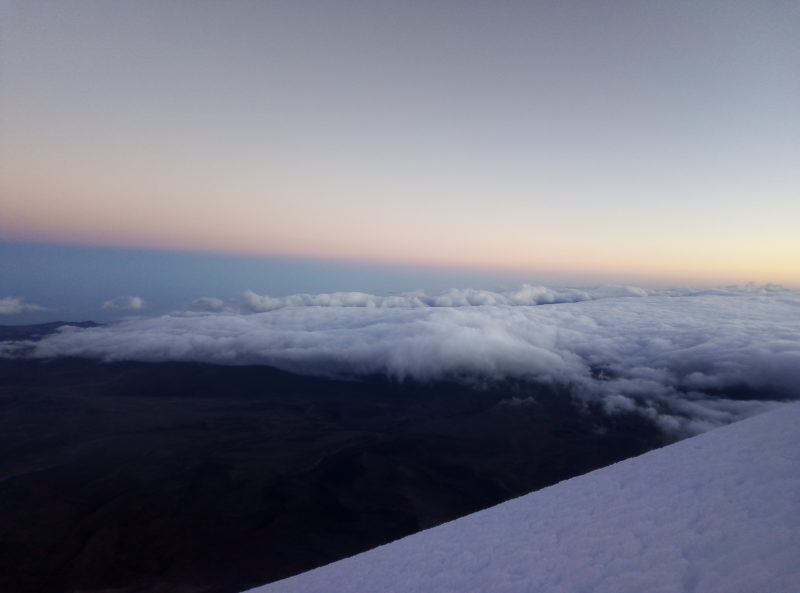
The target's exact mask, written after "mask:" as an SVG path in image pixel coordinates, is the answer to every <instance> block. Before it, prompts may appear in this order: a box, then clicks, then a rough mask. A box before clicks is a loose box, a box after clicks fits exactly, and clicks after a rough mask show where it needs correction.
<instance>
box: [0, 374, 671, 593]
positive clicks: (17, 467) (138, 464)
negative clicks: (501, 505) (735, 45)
mask: <svg viewBox="0 0 800 593" xmlns="http://www.w3.org/2000/svg"><path fill="white" fill-rule="evenodd" d="M663 443H664V441H663V437H662V436H661V435H660V434H659V433H657V432H656V431H655V430H653V429H652V428H651V427H650V426H648V425H647V424H645V423H643V422H641V421H639V420H637V419H636V418H635V417H625V416H616V417H615V418H614V420H613V421H610V420H608V419H607V418H604V417H602V416H600V415H596V414H591V413H588V414H587V413H585V412H581V411H579V410H578V409H577V408H576V407H574V405H573V404H572V403H571V399H570V397H569V396H568V394H565V393H558V392H556V391H554V390H552V389H549V388H545V387H542V386H536V385H531V384H520V383H510V382H505V383H498V384H493V385H490V386H486V385H484V386H472V387H470V386H467V385H465V384H463V383H461V382H438V383H432V384H420V383H413V382H405V383H398V382H393V381H389V380H386V379H383V378H377V377H373V378H366V379H363V380H361V381H335V380H328V379H319V378H312V377H304V376H298V375H293V374H289V373H285V372H282V371H278V370H275V369H271V368H268V367H263V366H261V367H257V366H249V367H244V366H238V367H235V366H217V365H205V364H193V363H157V364H156V363H139V362H124V363H112V364H108V363H101V362H97V361H89V360H80V359H58V360H41V361H31V360H8V359H5V360H3V359H0V500H1V501H2V504H0V590H2V591H4V592H8V593H14V592H17V593H33V592H37V593H56V592H68V591H69V592H71V591H92V590H98V591H99V590H102V591H119V592H160V591H164V592H166V591H170V592H172V591H185V592H190V591H191V592H216V593H232V592H235V591H240V590H242V589H245V588H247V587H250V586H254V585H257V584H263V583H266V582H270V581H272V580H276V579H279V578H282V577H286V576H289V575H292V574H296V573H299V572H301V571H304V570H307V569H310V568H313V567H316V566H320V565H322V564H325V563H328V562H331V561H334V560H337V559H339V558H342V557H345V556H349V555H352V554H354V553H357V552H360V551H363V550H366V549H369V548H372V547H374V546H376V545H379V544H382V543H385V542H388V541H391V540H394V539H396V538H399V537H401V536H404V535H407V534H410V533H413V532H416V531H419V530H421V529H424V528H427V527H431V526H434V525H437V524H439V523H442V522H444V521H448V520H450V519H454V518H456V517H459V516H462V515H464V514H467V513H470V512H473V511H476V510H478V509H481V508H485V507H488V506H490V505H493V504H496V503H498V502H500V501H503V500H506V499H508V498H511V497H514V496H518V495H521V494H524V493H527V492H530V491H532V490H536V489H538V488H541V487H543V486H546V485H549V484H552V483H554V482H557V481H560V480H562V479H565V478H568V477H571V476H574V475H576V474H580V473H583V472H586V471H589V470H591V469H594V468H597V467H600V466H604V465H607V464H609V463H612V462H615V461H617V460H620V459H623V458H626V457H629V456H631V455H636V454H639V453H641V452H643V451H646V450H648V449H651V448H653V447H656V446H659V445H661V444H663Z"/></svg>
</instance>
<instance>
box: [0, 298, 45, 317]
mask: <svg viewBox="0 0 800 593" xmlns="http://www.w3.org/2000/svg"><path fill="white" fill-rule="evenodd" d="M29 311H49V309H47V307H42V306H41V305H34V304H33V303H26V302H25V299H24V298H22V297H12V296H7V297H3V298H0V315H19V314H20V313H28V312H29Z"/></svg>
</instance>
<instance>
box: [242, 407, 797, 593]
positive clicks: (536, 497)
mask: <svg viewBox="0 0 800 593" xmlns="http://www.w3.org/2000/svg"><path fill="white" fill-rule="evenodd" d="M798 427H800V405H798V404H787V405H784V406H781V407H780V408H779V409H777V410H773V411H771V412H768V413H766V414H763V415H760V416H756V417H753V418H750V419H748V420H744V421H742V422H739V423H737V424H732V425H729V426H726V427H724V428H720V429H717V430H714V431H710V432H707V433H705V434H703V435H700V436H697V437H694V438H690V439H687V440H684V441H681V442H679V443H677V444H674V445H670V446H669V447H665V448H663V449H659V450H656V451H652V452H650V453H647V454H645V455H642V456H641V457H637V458H634V459H629V460H627V461H623V462H621V463H618V464H616V465H613V466H609V467H606V468H604V469H600V470H597V471H595V472H592V473H590V474H586V475H584V476H581V477H578V478H573V479H571V480H567V481H565V482H561V483H560V484H557V485H555V486H552V487H550V488H545V489H544V490H540V491H538V492H535V493H533V494H529V495H527V496H523V497H521V498H517V499H515V500H512V501H509V502H506V503H504V504H501V505H498V506H496V507H493V508H491V509H487V510H485V511H480V512H478V513H475V514H473V515H469V516H467V517H464V518H462V519H458V520H456V521H453V522H451V523H446V524H444V525H441V526H439V527H436V528H434V529H430V530H428V531H423V532H421V533H418V534H416V535H412V536H409V537H407V538H404V539H402V540H398V541H396V542H393V543H391V544H388V545H386V546H382V547H380V548H376V549H374V550H371V551H369V552H366V553H363V554H360V555H358V556H354V557H352V558H348V559H346V560H342V561H339V562H336V563H334V564H330V565H328V566H325V567H322V568H319V569H316V570H312V571H310V572H307V573H304V574H301V575H298V576H296V577H292V578H289V579H286V580H283V581H279V582H276V583H272V584H270V585H266V586H263V587H258V588H256V589H253V590H252V593H256V592H257V593H330V592H331V591H336V592H338V593H526V592H529V593H543V592H547V593H559V592H561V593H577V592H580V593H626V592H630V593H643V592H647V593H766V592H769V593H797V591H800V439H799V438H798V434H799V433H798Z"/></svg>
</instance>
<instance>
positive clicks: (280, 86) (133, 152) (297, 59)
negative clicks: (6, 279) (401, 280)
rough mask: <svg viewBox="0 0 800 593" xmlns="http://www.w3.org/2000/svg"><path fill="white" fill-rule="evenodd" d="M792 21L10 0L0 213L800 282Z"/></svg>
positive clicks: (695, 7)
mask: <svg viewBox="0 0 800 593" xmlns="http://www.w3.org/2000/svg"><path fill="white" fill-rule="evenodd" d="M798 31H800V3H798V2H788V1H772V0H767V1H751V2H736V1H727V0H726V1H724V2H723V1H719V2H718V1H703V2H683V1H676V2H660V1H659V2H656V1H630V2H618V1H616V2H615V1H611V2H594V1H576V2H563V1H559V2H555V1H553V2H500V1H494V2H489V1H487V2H468V1H452V2H447V1H443V2H425V3H423V2H380V1H370V2H367V1H364V2H332V1H321V2H249V1H234V0H227V1H224V2H223V1H219V2H203V1H200V2H183V1H182V2H176V1H163V0H159V1H136V2H133V1H132V2H107V1H102V2H100V1H71V0H62V1H57V2H56V1H32V0H25V1H9V0H0V68H1V70H0V126H1V129H2V133H0V199H2V210H3V216H2V218H0V235H1V236H2V238H3V239H5V240H11V241H24V242H28V243H30V242H43V243H77V244H87V245H109V246H128V247H145V248H150V249H178V250H199V251H205V252H226V253H248V254H262V255H271V256H308V257H327V258H342V259H353V260H369V261H376V262H381V261H386V262H396V263H406V264H426V265H445V266H447V265H453V266H461V267H466V268H469V267H476V268H505V269H513V270H518V271H519V270H523V271H524V270H530V271H531V273H541V274H552V273H561V274H563V273H569V274H572V275H574V276H580V275H581V274H586V275H587V277H589V274H590V273H591V274H592V277H596V276H597V275H600V276H604V277H607V278H608V279H610V280H614V279H620V278H625V279H630V278H642V279H651V280H678V281H686V282H694V283H716V282H744V281H748V280H755V281H757V282H768V281H772V282H782V283H785V284H788V285H792V286H800V239H799V238H798V237H799V236H800V232H799V231H798V229H800V158H799V157H800V35H798ZM410 288H413V287H410ZM0 296H2V295H0Z"/></svg>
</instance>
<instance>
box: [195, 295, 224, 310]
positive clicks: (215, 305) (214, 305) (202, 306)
mask: <svg viewBox="0 0 800 593" xmlns="http://www.w3.org/2000/svg"><path fill="white" fill-rule="evenodd" d="M223 309H225V301H223V300H222V299H218V298H216V297H200V298H197V299H195V300H193V301H192V302H191V303H189V310H190V311H200V312H211V311H222V310H223Z"/></svg>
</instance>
